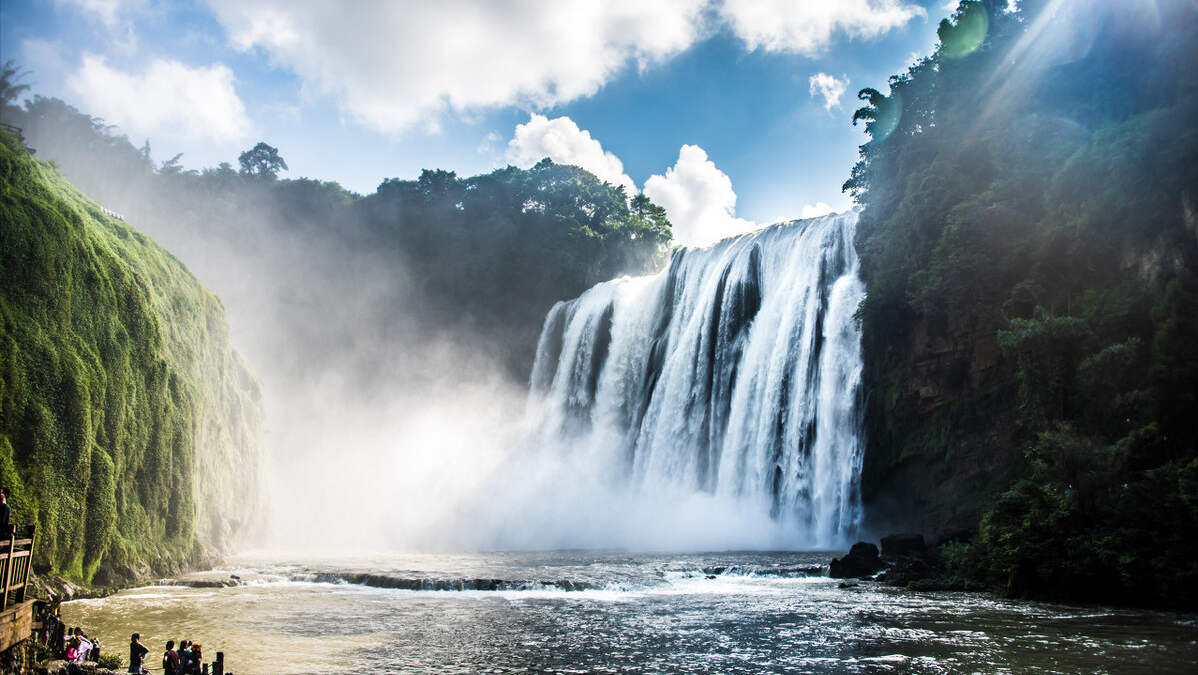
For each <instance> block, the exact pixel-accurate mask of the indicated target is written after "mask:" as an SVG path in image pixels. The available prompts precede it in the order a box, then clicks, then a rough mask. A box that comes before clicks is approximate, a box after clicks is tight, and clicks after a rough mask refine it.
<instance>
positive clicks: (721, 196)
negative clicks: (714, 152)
mask: <svg viewBox="0 0 1198 675" xmlns="http://www.w3.org/2000/svg"><path fill="white" fill-rule="evenodd" d="M644 192H645V195H647V196H648V197H649V199H652V200H653V201H654V202H655V203H657V204H658V205H660V206H662V207H664V208H665V210H666V215H667V216H669V219H670V223H672V224H673V226H674V241H675V242H676V243H678V244H681V245H682V246H707V245H709V244H712V243H715V242H716V241H719V240H720V239H723V238H725V237H731V236H732V235H735V234H740V233H742V232H747V231H749V230H754V229H757V228H758V227H759V226H758V225H757V224H756V223H754V222H752V221H748V220H744V219H743V218H737V217H736V215H735V213H736V193H735V192H733V190H732V179H730V178H729V177H728V175H727V174H725V173H724V172H723V171H720V170H719V169H718V168H716V165H715V163H714V162H712V161H711V160H709V159H708V158H707V153H706V152H705V151H704V150H703V148H700V147H699V146H697V145H684V146H682V149H681V150H679V152H678V162H677V163H676V164H674V166H673V167H671V168H669V169H667V170H666V175H664V176H656V175H655V176H650V177H649V180H647V181H645V190H644Z"/></svg>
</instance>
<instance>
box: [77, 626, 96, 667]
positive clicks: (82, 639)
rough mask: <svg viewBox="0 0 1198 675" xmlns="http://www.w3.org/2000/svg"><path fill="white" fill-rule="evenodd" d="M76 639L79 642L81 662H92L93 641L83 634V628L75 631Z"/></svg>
mask: <svg viewBox="0 0 1198 675" xmlns="http://www.w3.org/2000/svg"><path fill="white" fill-rule="evenodd" d="M75 639H76V640H78V641H79V661H80V662H83V661H90V660H91V656H92V641H91V640H90V639H88V637H87V636H86V635H84V634H83V628H77V629H75Z"/></svg>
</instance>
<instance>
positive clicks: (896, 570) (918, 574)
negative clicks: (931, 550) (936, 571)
mask: <svg viewBox="0 0 1198 675" xmlns="http://www.w3.org/2000/svg"><path fill="white" fill-rule="evenodd" d="M927 576H928V565H927V563H925V562H924V561H923V559H922V558H916V557H914V556H905V557H902V558H898V559H897V560H895V561H894V562H892V563H890V565H889V566H888V567H887V568H886V571H885V572H883V573H882V574H880V575H878V581H885V582H886V583H888V584H890V585H892V586H906V585H907V584H910V583H911V582H913V581H920V580H922V579H924V578H925V577H927Z"/></svg>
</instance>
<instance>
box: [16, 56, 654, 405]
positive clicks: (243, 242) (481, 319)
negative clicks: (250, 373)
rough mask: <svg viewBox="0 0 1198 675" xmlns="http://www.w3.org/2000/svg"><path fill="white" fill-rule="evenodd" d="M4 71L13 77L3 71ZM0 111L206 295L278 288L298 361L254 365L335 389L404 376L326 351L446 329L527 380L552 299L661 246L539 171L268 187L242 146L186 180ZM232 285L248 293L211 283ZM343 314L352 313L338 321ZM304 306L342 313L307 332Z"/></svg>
mask: <svg viewBox="0 0 1198 675" xmlns="http://www.w3.org/2000/svg"><path fill="white" fill-rule="evenodd" d="M5 72H6V73H8V76H7V77H8V78H10V79H12V78H16V77H17V68H16V67H15V66H13V65H11V64H10V65H9V66H8V70H7V71H5ZM5 86H9V84H8V83H7V80H6V85H5ZM13 86H19V85H13ZM12 88H13V87H12V86H10V87H9V89H12ZM3 91H8V89H5V90H3ZM14 95H15V94H14ZM3 117H4V121H5V122H7V123H9V124H13V125H15V126H18V127H20V128H22V129H23V130H24V134H25V137H26V142H27V143H28V144H29V145H30V146H32V147H34V148H36V149H37V157H39V158H42V159H52V160H53V161H55V162H57V163H58V164H59V166H60V167H61V170H62V172H63V174H64V175H65V176H66V177H67V178H68V179H69V180H70V181H71V182H72V183H73V184H74V185H76V186H77V187H79V188H80V189H81V190H82V191H84V192H85V193H86V194H88V195H89V196H91V197H93V198H94V199H96V200H98V201H100V202H101V203H103V204H105V205H107V206H109V207H110V208H112V209H113V210H115V211H119V212H120V213H122V214H123V215H124V216H126V217H127V218H128V221H129V222H132V223H137V225H138V227H139V228H141V229H142V230H143V231H144V232H146V233H147V234H149V235H150V236H152V237H154V238H155V240H156V241H159V242H161V243H162V244H163V245H164V246H166V247H167V248H168V249H169V250H171V251H173V252H174V253H176V254H177V255H179V256H180V257H182V258H183V259H185V260H188V261H189V264H190V265H192V267H193V268H194V271H195V272H196V273H197V274H198V275H199V276H200V277H201V278H203V279H205V281H206V282H207V283H208V284H209V285H210V286H213V287H214V288H215V289H216V290H217V292H218V293H220V294H222V295H224V296H226V297H229V296H230V295H231V294H232V293H238V294H239V295H240V294H244V293H245V292H247V290H246V289H247V288H250V287H252V288H254V289H257V290H256V291H254V292H259V293H261V292H270V291H272V290H273V289H287V290H286V297H285V298H276V300H277V301H276V302H273V303H271V305H270V307H269V308H264V309H265V310H266V311H270V312H273V313H274V314H272V315H271V316H270V317H269V318H270V320H271V321H272V323H273V324H274V325H275V326H277V333H278V335H280V336H283V335H285V336H287V339H288V340H289V341H290V342H291V344H292V345H293V346H294V349H293V350H292V353H293V354H295V355H296V358H297V359H298V360H299V361H300V363H292V362H288V363H280V364H271V363H262V362H260V363H258V367H259V369H261V370H263V371H264V372H265V371H269V372H277V371H283V370H295V369H296V368H297V367H299V366H301V365H302V367H303V368H304V369H305V370H306V371H308V372H313V371H318V370H321V369H322V368H323V367H324V360H326V359H327V360H328V361H329V365H328V369H329V371H330V372H331V373H332V374H333V375H335V376H336V378H344V377H345V376H349V378H350V379H353V380H355V381H356V382H359V383H366V384H368V383H369V382H370V381H371V380H372V379H374V378H378V377H380V375H381V374H382V373H389V375H390V377H392V378H393V379H394V378H399V377H408V376H412V373H410V372H396V371H397V370H400V371H402V370H403V368H402V367H400V366H396V367H395V368H389V367H383V366H381V365H380V363H379V361H378V358H379V355H378V354H374V355H371V357H370V358H369V359H367V362H365V363H362V364H353V363H348V364H347V362H346V360H347V358H348V359H349V360H351V361H352V360H353V358H354V355H347V354H344V353H336V352H331V351H330V350H329V349H328V345H329V344H346V345H348V344H352V343H355V342H358V343H360V342H362V341H363V340H366V339H371V338H375V339H377V340H378V341H379V342H385V343H388V344H392V345H393V344H396V343H397V342H399V341H402V342H404V343H406V344H409V345H410V344H413V343H427V342H430V341H433V342H435V341H439V340H442V339H443V338H444V336H454V339H457V340H465V341H467V342H469V343H470V344H469V345H468V346H469V347H470V349H471V351H476V352H480V353H483V355H484V356H485V357H490V358H491V359H492V360H494V361H498V362H500V363H501V364H502V365H503V366H504V367H505V368H506V369H507V370H508V372H509V373H510V374H511V375H512V376H513V377H516V378H518V379H525V378H527V376H528V373H529V371H530V370H531V364H532V358H533V356H534V352H535V347H536V341H537V335H538V334H539V331H540V328H541V322H542V321H543V320H544V317H545V314H546V313H547V312H548V311H549V308H550V307H552V305H553V303H554V302H557V301H559V300H566V299H569V298H572V297H575V296H577V295H579V294H581V293H582V292H583V291H584V290H586V289H587V288H589V287H590V286H592V285H594V284H596V283H598V282H600V281H605V280H607V279H610V278H613V277H615V276H619V275H621V274H642V273H646V272H650V271H656V270H657V269H659V268H660V267H661V265H663V264H664V263H665V261H666V254H667V253H668V247H669V243H670V238H671V236H672V235H671V232H670V224H669V222H668V221H667V220H666V217H665V212H664V210H663V209H662V208H661V207H659V206H657V205H655V204H653V203H652V202H651V201H650V200H649V199H648V198H646V197H644V196H643V195H638V196H635V197H633V198H631V199H629V198H628V195H626V194H624V192H623V189H622V188H621V187H618V186H614V185H611V184H609V183H604V182H603V181H600V180H599V179H597V178H596V177H595V176H594V175H592V174H590V173H589V172H587V171H584V170H582V169H580V168H578V167H572V166H561V165H557V164H554V163H552V162H551V161H549V160H544V161H542V162H540V163H539V164H537V165H536V166H533V167H531V168H529V169H519V168H516V167H511V166H509V167H506V168H503V169H498V170H496V171H494V172H492V173H489V174H486V175H481V176H474V177H470V178H461V177H458V176H457V175H456V174H454V173H452V172H447V171H440V170H436V171H434V170H426V171H424V172H423V173H422V174H421V175H420V177H419V178H418V179H416V180H401V179H398V178H390V179H387V180H384V181H383V182H382V183H381V184H380V185H379V187H378V189H377V191H376V192H374V193H372V194H370V195H367V196H361V195H358V194H355V193H352V192H349V191H347V190H345V189H343V188H342V187H341V186H340V185H338V184H337V183H333V182H323V181H317V180H312V179H307V178H299V179H282V178H278V177H277V175H278V173H279V172H280V171H281V170H284V169H286V168H287V164H286V161H285V160H284V158H283V156H282V155H283V154H285V151H280V150H279V149H277V148H274V147H272V146H270V145H268V144H266V143H258V144H257V145H256V146H255V147H253V148H252V149H250V150H247V151H245V152H243V153H241V155H240V156H239V158H238V162H237V164H239V165H240V170H239V169H238V168H237V166H236V165H233V164H230V163H222V164H221V165H220V166H218V167H215V168H207V169H204V170H202V171H194V170H184V169H183V168H182V166H181V165H180V158H179V157H174V158H172V159H170V160H168V161H166V162H162V163H155V162H154V161H153V160H152V158H151V149H150V144H149V141H146V142H145V143H144V144H143V145H142V146H141V147H140V149H139V148H138V147H135V146H134V144H133V143H131V142H130V141H129V139H128V138H126V137H125V136H123V135H119V134H118V133H117V132H116V130H115V129H113V128H112V127H110V126H108V125H105V124H104V122H103V121H102V120H99V119H97V118H94V117H91V116H89V115H87V114H85V113H82V112H80V111H78V110H76V109H74V108H72V107H71V106H69V105H67V104H66V103H64V102H63V101H61V100H59V99H54V98H46V97H43V96H39V95H34V96H33V97H32V98H31V99H28V100H26V101H25V102H24V106H23V107H17V106H15V105H11V104H9V102H7V101H6V102H5V106H4V109H3ZM197 261H198V262H197ZM204 263H209V264H211V268H210V269H204V268H202V265H203V264H204ZM229 280H237V281H241V282H243V284H244V285H243V286H239V287H237V288H231V287H220V286H219V285H220V284H223V283H232V282H231V281H229ZM347 297H352V298H353V302H352V303H347V302H346V298H347ZM300 298H302V299H303V301H302V302H297V301H296V300H297V299H300ZM350 305H353V306H354V307H356V308H357V309H360V310H364V311H356V312H354V313H352V314H351V313H350V308H351V307H350ZM315 307H322V308H334V309H336V310H344V311H345V314H344V315H337V314H332V315H325V316H323V317H321V319H322V321H323V322H324V323H325V324H327V325H325V326H321V327H314V326H313V322H314V316H313V314H312V309H313V308H315ZM358 351H359V352H361V350H358ZM255 357H256V358H259V355H255ZM276 357H277V358H282V356H280V355H275V354H268V355H265V356H264V357H263V358H267V359H270V358H276ZM275 365H278V367H277V368H275V367H274V366H275ZM384 365H385V364H384Z"/></svg>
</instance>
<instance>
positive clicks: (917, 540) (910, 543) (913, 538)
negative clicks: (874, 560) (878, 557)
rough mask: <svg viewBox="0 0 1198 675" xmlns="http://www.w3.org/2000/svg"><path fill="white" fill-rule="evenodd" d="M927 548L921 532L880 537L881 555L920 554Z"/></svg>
mask: <svg viewBox="0 0 1198 675" xmlns="http://www.w3.org/2000/svg"><path fill="white" fill-rule="evenodd" d="M927 550H928V545H927V543H925V542H924V540H923V535H922V534H891V535H887V536H885V537H882V557H883V558H886V559H887V560H889V559H892V558H901V557H904V556H922V555H923V554H924V553H926V552H927Z"/></svg>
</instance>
